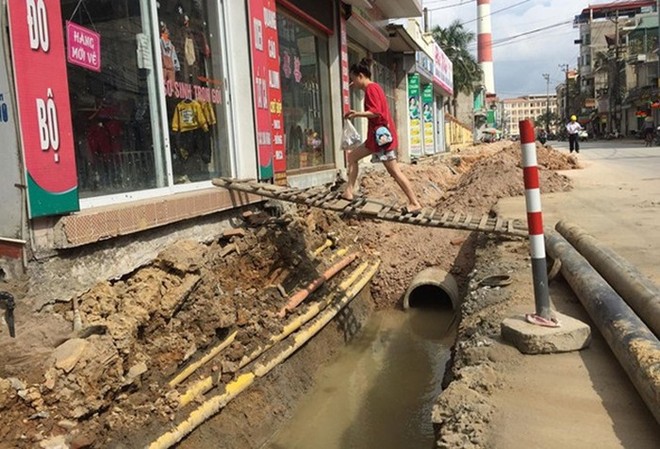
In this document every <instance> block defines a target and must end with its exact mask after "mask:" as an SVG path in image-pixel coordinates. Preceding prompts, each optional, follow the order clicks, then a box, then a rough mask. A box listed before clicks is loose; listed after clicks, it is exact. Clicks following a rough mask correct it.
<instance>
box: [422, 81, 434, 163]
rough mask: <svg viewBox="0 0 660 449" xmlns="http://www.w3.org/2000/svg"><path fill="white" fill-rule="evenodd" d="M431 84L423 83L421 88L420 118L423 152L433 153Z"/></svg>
mask: <svg viewBox="0 0 660 449" xmlns="http://www.w3.org/2000/svg"><path fill="white" fill-rule="evenodd" d="M433 106H434V105H433V85H432V84H425V85H424V88H423V89H422V120H423V122H424V153H425V154H433V153H435V142H434V140H435V139H434V135H435V130H434V116H433V109H434V107H433Z"/></svg>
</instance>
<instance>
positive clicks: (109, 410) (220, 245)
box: [0, 144, 577, 449]
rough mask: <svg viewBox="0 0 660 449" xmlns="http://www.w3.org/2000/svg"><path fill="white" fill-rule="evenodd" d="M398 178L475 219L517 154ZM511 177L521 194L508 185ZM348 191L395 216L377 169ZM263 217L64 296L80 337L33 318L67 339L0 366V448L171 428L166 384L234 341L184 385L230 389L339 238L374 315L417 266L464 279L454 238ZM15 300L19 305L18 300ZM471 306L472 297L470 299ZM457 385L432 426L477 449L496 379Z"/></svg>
mask: <svg viewBox="0 0 660 449" xmlns="http://www.w3.org/2000/svg"><path fill="white" fill-rule="evenodd" d="M574 162H575V161H574V160H571V159H570V158H567V157H566V156H565V155H563V154H560V153H559V152H554V151H553V150H550V149H541V150H539V165H541V164H542V165H543V167H558V168H560V169H571V168H577V164H576V163H574ZM402 169H403V171H404V172H405V174H406V175H407V176H408V177H409V179H410V180H411V182H412V184H413V188H414V189H415V191H416V192H417V194H418V195H419V197H420V198H422V199H423V202H424V206H425V207H429V208H437V210H438V211H442V210H450V209H453V210H457V209H461V210H464V209H465V210H466V211H467V209H469V210H470V211H479V212H480V213H487V212H489V211H490V208H491V207H492V204H493V203H494V201H495V200H496V199H497V198H499V197H501V196H505V195H512V194H520V193H522V189H523V183H522V170H521V168H520V155H519V150H518V149H517V147H516V145H508V146H507V145H504V144H499V146H497V145H495V146H482V147H474V148H468V149H465V150H463V151H462V152H461V153H459V154H452V155H448V156H443V157H441V158H437V159H434V160H430V161H427V162H422V163H420V164H418V165H416V166H408V165H402ZM553 169H554V168H553ZM541 173H542V181H541V182H542V189H544V191H556V190H565V189H569V188H570V184H569V183H568V181H567V180H566V178H565V177H563V176H562V175H560V174H557V173H555V172H552V171H550V170H542V172H541ZM515 179H519V180H520V183H519V186H518V185H515V186H512V185H511V184H512V183H514V182H513V180H515ZM360 185H361V189H360V190H361V192H362V193H364V194H366V195H369V196H370V197H374V198H381V199H382V200H384V201H391V202H398V203H399V204H400V205H403V204H404V201H403V195H402V193H401V191H400V189H399V188H398V186H396V185H395V182H394V180H393V179H392V178H391V177H389V175H387V173H386V172H385V171H384V170H382V167H381V166H380V165H376V166H374V167H373V168H369V169H368V170H365V171H363V176H362V177H361V179H360ZM267 212H268V213H266V212H245V213H243V214H242V218H243V219H244V222H245V225H246V226H247V227H238V228H233V229H226V230H220V231H219V235H218V238H217V239H215V240H214V241H210V242H194V241H188V240H186V241H180V242H178V243H177V244H175V245H172V246H171V247H168V248H164V249H163V250H162V251H161V252H160V254H159V255H158V257H157V258H156V259H155V260H153V261H152V263H149V264H147V265H144V266H142V267H140V268H139V269H137V270H135V271H134V272H132V273H127V274H126V275H125V276H123V277H122V278H121V279H112V280H107V281H105V282H101V283H99V284H97V285H96V286H94V287H93V288H92V289H90V290H89V291H87V292H85V293H84V294H82V295H80V296H78V297H76V298H74V301H75V309H76V311H77V315H78V316H79V317H80V324H81V325H82V329H81V330H80V331H78V332H75V333H73V334H72V333H70V330H71V329H72V328H73V323H74V319H76V318H75V314H74V313H73V312H72V311H71V304H68V305H65V304H57V305H52V306H49V307H48V308H46V309H44V310H42V311H40V312H35V316H34V319H35V322H39V319H40V316H43V315H39V314H53V315H55V314H56V315H57V317H58V320H59V321H58V322H62V323H65V324H67V325H69V327H68V329H67V330H66V332H63V330H62V328H57V329H43V331H42V332H43V333H47V332H49V331H50V332H51V333H52V335H48V336H42V335H39V336H36V334H35V336H32V337H31V338H33V339H34V340H33V341H31V342H30V343H31V344H32V347H33V348H35V349H34V351H33V353H31V354H26V355H25V357H23V358H20V357H16V358H15V359H8V361H7V363H5V365H4V366H2V367H0V412H2V414H3V418H4V420H3V421H4V422H5V424H6V425H5V426H3V427H0V441H2V442H3V443H0V448H3V449H4V447H12V448H28V447H35V445H37V444H38V445H39V446H40V447H45V448H50V449H55V448H57V447H63V448H64V447H71V448H74V447H75V448H86V447H113V446H110V442H111V441H112V442H113V444H115V443H116V444H117V446H116V447H123V446H121V444H120V443H118V441H124V442H125V441H129V440H127V438H128V437H127V435H134V434H139V433H140V432H143V431H146V428H147V427H148V426H151V428H153V427H158V426H160V427H166V426H169V425H170V423H171V421H172V420H173V419H174V417H175V416H176V413H177V412H178V408H179V396H180V394H181V393H182V392H183V391H184V389H185V388H186V385H182V386H180V387H177V389H171V388H168V387H167V383H168V381H169V380H170V379H171V378H172V377H173V376H174V375H175V374H176V373H177V372H179V371H180V370H181V369H182V367H184V366H185V365H186V364H187V363H190V362H191V361H194V360H197V359H198V357H199V354H200V353H204V352H206V351H207V350H208V349H209V348H211V347H213V346H214V345H216V344H217V343H218V342H219V341H222V340H223V339H224V338H226V336H227V335H228V334H229V333H230V332H233V331H234V330H237V331H238V333H237V336H236V339H235V341H234V342H233V343H232V344H231V345H230V346H229V347H228V348H226V349H225V350H224V351H223V352H222V353H221V354H220V355H219V356H217V357H216V358H214V360H213V361H212V363H208V364H207V365H205V366H204V367H202V368H200V369H199V370H198V371H199V372H198V373H195V375H194V376H191V379H189V380H190V381H191V382H193V381H196V380H198V379H200V378H203V377H204V376H209V375H213V376H214V379H215V378H219V379H220V381H221V382H228V381H230V380H232V379H233V376H234V373H235V372H236V371H237V369H238V366H239V363H240V361H241V360H242V358H243V357H244V356H246V355H247V354H250V353H252V351H253V350H254V349H256V348H257V347H260V346H263V345H264V344H265V343H267V342H268V341H269V338H270V337H271V336H272V335H275V334H277V333H279V332H280V331H281V329H282V321H281V320H280V319H279V318H278V317H277V316H276V313H277V311H278V310H280V309H281V308H282V307H283V306H284V305H285V302H286V300H287V292H289V293H294V292H296V291H298V290H299V289H301V288H303V287H304V286H305V285H306V284H308V283H309V282H310V281H312V280H313V279H316V278H318V276H319V275H320V274H321V273H323V271H324V270H325V269H327V268H328V267H329V266H330V265H331V263H330V257H331V256H332V255H333V254H334V252H335V251H336V250H337V248H336V247H334V246H329V247H327V248H324V250H323V252H322V253H320V254H319V256H318V257H314V250H315V249H317V248H319V247H321V246H322V245H323V244H324V242H326V239H327V237H328V235H332V236H334V237H336V238H337V241H338V242H339V245H338V247H343V248H345V247H347V246H349V245H350V246H351V247H352V248H353V249H355V250H357V251H359V252H360V253H361V254H368V255H380V256H381V258H382V259H383V264H382V266H381V269H380V272H379V273H378V274H377V275H376V277H375V278H374V281H373V283H372V286H371V293H372V296H373V297H374V299H375V301H376V305H377V307H380V308H388V307H400V298H401V295H402V293H403V292H404V291H405V289H406V287H407V285H408V283H409V282H410V280H411V279H412V277H413V276H414V274H416V273H417V272H419V271H421V269H423V268H426V267H428V266H438V267H440V268H441V269H444V270H445V271H448V272H451V273H452V274H453V275H454V276H455V277H456V278H457V279H458V280H459V281H461V283H462V284H467V280H468V279H469V278H470V277H469V275H470V270H471V266H472V261H471V259H470V257H471V256H470V253H471V252H472V249H473V248H474V246H475V244H476V242H475V237H474V236H473V235H470V234H468V233H466V232H464V231H454V230H444V229H424V230H422V231H420V230H419V229H415V228H413V227H411V226H409V225H403V224H401V225H400V224H390V223H378V222H374V221H361V220H358V219H342V218H340V217H338V216H336V215H334V214H330V213H326V212H323V211H320V210H308V209H305V208H297V209H296V208H287V209H286V210H284V209H283V208H282V207H281V206H279V205H277V204H271V205H270V206H269V209H268V211H267ZM284 219H286V221H276V220H284ZM282 223H286V227H285V226H282ZM337 260H338V259H337ZM333 282H336V281H333V280H331V281H328V283H329V284H330V285H329V286H322V287H320V289H319V293H320V294H323V292H325V290H324V289H325V288H327V287H332V286H333V285H335V284H333ZM0 287H2V286H1V285H0ZM2 289H4V287H3V288H2ZM16 292H20V293H22V295H23V296H25V295H27V294H28V292H25V291H21V290H20V288H17V289H16V290H15V293H16ZM475 294H476V295H482V294H481V293H479V290H476V293H475ZM19 296H20V295H17V300H20V298H19ZM480 298H482V297H481V296H480ZM482 299H483V298H482ZM470 304H471V302H470V301H468V304H467V305H466V306H465V307H466V308H465V312H466V313H468V312H469V311H470V307H472V306H471V305H470ZM475 307H476V306H475ZM475 310H476V309H475ZM296 313H299V312H297V311H296V310H294V311H293V312H292V314H293V315H295V314H296ZM23 319H28V318H27V317H23ZM497 330H498V329H491V328H490V327H489V326H483V327H481V328H480V330H478V331H475V333H474V335H473V336H471V337H470V341H472V342H473V344H470V345H469V347H466V348H457V349H456V351H460V352H461V354H463V355H464V357H465V359H463V360H465V361H469V363H476V364H480V365H484V366H488V347H487V345H484V344H483V342H485V341H487V339H488V338H489V337H490V336H491V333H492V332H496V331H497ZM0 337H2V338H4V336H0ZM62 338H64V340H63V341H62ZM52 342H57V343H58V344H52ZM478 342H482V344H481V346H479V345H478ZM30 358H32V359H30ZM26 359H28V360H29V362H26ZM461 363H463V362H461ZM461 363H459V365H460V364H461ZM466 363H467V362H466ZM461 376H462V377H461V379H463V380H464V381H465V383H464V384H463V383H461V384H456V385H455V386H452V388H454V389H456V390H457V391H459V390H460V391H461V392H463V388H465V389H467V390H469V391H470V392H469V393H467V392H466V393H465V394H469V395H471V396H474V397H475V399H476V401H475V402H474V403H472V405H468V404H464V403H461V402H460V401H456V403H455V404H454V403H449V402H448V404H447V405H448V406H451V407H454V409H452V408H448V409H447V410H453V411H452V412H451V416H448V415H447V413H449V412H447V411H444V410H438V412H437V413H438V414H439V415H437V416H438V419H442V420H444V421H446V422H447V424H448V426H449V427H448V428H456V429H459V428H460V429H463V430H461V432H463V435H464V436H463V437H460V438H459V439H460V444H463V445H464V447H472V446H470V445H474V447H477V446H476V445H478V444H481V443H480V442H482V441H483V438H484V437H483V430H481V427H479V426H478V425H476V424H475V422H481V423H488V422H489V420H490V417H491V415H492V410H491V409H490V408H489V407H488V406H487V404H486V403H482V401H481V398H482V397H486V396H487V395H488V393H489V391H490V390H491V389H492V388H493V385H496V384H497V373H495V372H493V371H492V370H490V371H488V370H487V375H484V376H482V377H479V376H477V375H476V374H475V375H472V374H471V373H470V371H465V372H463V373H461ZM19 379H22V380H19ZM25 379H29V380H25ZM461 385H462V386H461ZM447 400H448V401H453V399H449V398H448V399H447ZM475 404H476V405H475ZM255 407H259V405H255ZM434 413H435V412H434ZM446 415H447V416H446ZM30 417H33V419H32V420H28V418H30ZM475 417H476V418H475ZM468 418H470V419H468ZM472 418H474V419H476V421H475V420H474V419H472ZM37 426H38V428H37ZM62 434H66V435H62ZM456 438H458V437H457V436H456V435H453V436H449V434H447V436H446V441H445V442H444V443H443V444H445V445H446V446H445V447H457V446H456V445H454V446H452V445H451V444H456V443H457V440H456ZM7 444H8V446H7ZM58 445H59V446H58ZM134 447H137V446H134Z"/></svg>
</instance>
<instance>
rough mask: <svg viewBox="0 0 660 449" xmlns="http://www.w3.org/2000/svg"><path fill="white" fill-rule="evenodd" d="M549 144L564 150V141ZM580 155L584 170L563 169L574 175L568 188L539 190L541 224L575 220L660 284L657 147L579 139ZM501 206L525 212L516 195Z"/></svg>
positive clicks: (659, 166) (516, 212) (659, 152)
mask: <svg viewBox="0 0 660 449" xmlns="http://www.w3.org/2000/svg"><path fill="white" fill-rule="evenodd" d="M550 144H551V145H552V146H553V147H554V148H556V149H559V150H560V151H568V142H550ZM579 159H580V162H581V163H582V165H583V166H584V169H583V170H571V171H567V172H562V173H564V174H565V175H567V176H568V177H570V178H571V179H572V180H573V182H574V186H575V189H574V190H573V191H572V192H569V193H555V194H547V195H542V197H541V202H542V207H543V217H544V223H545V225H546V226H554V223H556V222H557V221H559V220H568V221H571V222H574V223H577V224H578V225H580V226H581V227H583V228H584V229H586V230H587V231H588V232H589V233H590V234H592V235H593V236H595V237H596V238H598V239H599V240H601V241H602V242H604V243H606V244H607V245H608V246H610V247H611V248H612V249H614V250H615V251H616V252H617V253H619V254H620V255H621V256H623V257H625V258H626V259H627V260H629V261H630V262H631V263H632V264H634V265H635V266H637V268H639V269H640V271H642V273H644V274H646V275H647V276H648V277H649V278H650V279H652V280H653V281H654V282H656V283H658V284H660V147H650V148H646V147H644V144H643V142H642V141H639V140H618V141H593V142H583V143H581V152H580V155H579ZM541 192H543V186H541ZM521 206H522V209H521ZM499 207H500V213H501V214H502V215H503V216H516V217H523V218H524V210H525V209H524V201H522V202H521V201H520V199H516V198H512V199H507V200H503V201H501V202H500V205H499Z"/></svg>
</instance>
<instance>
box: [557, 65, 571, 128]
mask: <svg viewBox="0 0 660 449" xmlns="http://www.w3.org/2000/svg"><path fill="white" fill-rule="evenodd" d="M559 68H560V69H561V70H562V71H563V72H564V75H565V76H566V81H565V84H564V86H565V88H564V98H565V101H564V122H568V118H569V117H570V115H569V113H568V64H559Z"/></svg>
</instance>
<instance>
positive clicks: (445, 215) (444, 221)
mask: <svg viewBox="0 0 660 449" xmlns="http://www.w3.org/2000/svg"><path fill="white" fill-rule="evenodd" d="M448 218H449V212H447V211H445V213H444V214H442V217H440V221H441V222H442V223H446V222H447V219H448Z"/></svg>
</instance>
